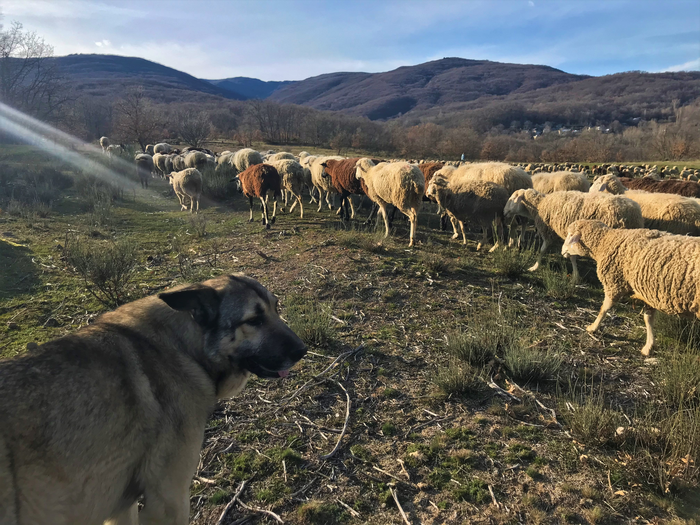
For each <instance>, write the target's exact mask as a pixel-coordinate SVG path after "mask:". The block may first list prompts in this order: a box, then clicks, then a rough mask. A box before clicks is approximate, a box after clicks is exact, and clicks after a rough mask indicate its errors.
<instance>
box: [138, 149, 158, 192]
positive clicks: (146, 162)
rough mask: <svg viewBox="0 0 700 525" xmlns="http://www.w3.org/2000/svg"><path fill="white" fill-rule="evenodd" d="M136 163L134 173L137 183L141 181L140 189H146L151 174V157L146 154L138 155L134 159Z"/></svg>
mask: <svg viewBox="0 0 700 525" xmlns="http://www.w3.org/2000/svg"><path fill="white" fill-rule="evenodd" d="M134 161H135V162H136V171H137V172H138V176H139V181H141V187H142V188H148V179H150V178H151V174H152V173H153V167H154V165H153V157H151V156H150V155H149V154H148V153H139V154H138V155H136V157H135V158H134Z"/></svg>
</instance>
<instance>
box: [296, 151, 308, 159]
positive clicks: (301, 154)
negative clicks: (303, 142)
mask: <svg viewBox="0 0 700 525" xmlns="http://www.w3.org/2000/svg"><path fill="white" fill-rule="evenodd" d="M310 155H311V153H309V152H308V151H302V152H301V153H299V155H298V157H299V160H301V159H303V158H304V157H308V156H310Z"/></svg>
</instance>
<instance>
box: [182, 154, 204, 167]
mask: <svg viewBox="0 0 700 525" xmlns="http://www.w3.org/2000/svg"><path fill="white" fill-rule="evenodd" d="M208 163H209V161H208V160H207V155H206V153H203V152H201V151H190V152H189V153H187V156H186V157H185V167H186V168H195V169H201V168H204V167H205V166H206V165H207V164H208Z"/></svg>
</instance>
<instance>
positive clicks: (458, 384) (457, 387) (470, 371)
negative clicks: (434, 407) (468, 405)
mask: <svg viewBox="0 0 700 525" xmlns="http://www.w3.org/2000/svg"><path fill="white" fill-rule="evenodd" d="M435 384H437V386H438V387H439V388H440V390H442V391H443V392H444V393H445V394H447V395H450V394H453V395H469V394H475V393H478V392H480V391H481V389H482V387H483V383H482V381H481V379H480V377H479V373H478V371H477V370H476V369H474V368H473V367H472V366H470V365H468V364H465V363H458V362H456V361H453V362H451V363H450V364H449V365H448V366H447V367H445V368H443V369H441V370H440V371H439V372H438V373H437V376H436V378H435Z"/></svg>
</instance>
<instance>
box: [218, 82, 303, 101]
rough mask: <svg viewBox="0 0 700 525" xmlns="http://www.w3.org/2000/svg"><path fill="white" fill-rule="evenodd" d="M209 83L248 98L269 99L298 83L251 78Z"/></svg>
mask: <svg viewBox="0 0 700 525" xmlns="http://www.w3.org/2000/svg"><path fill="white" fill-rule="evenodd" d="M207 82H210V83H212V84H214V85H215V86H217V87H220V88H222V89H226V90H228V91H232V92H233V93H235V94H238V95H242V96H244V97H246V98H268V97H269V96H270V95H272V93H274V92H275V91H277V90H278V89H280V88H282V87H284V86H288V85H290V84H295V83H296V82H295V81H293V80H284V81H270V82H266V81H264V80H259V79H257V78H250V77H233V78H224V79H221V80H207Z"/></svg>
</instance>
